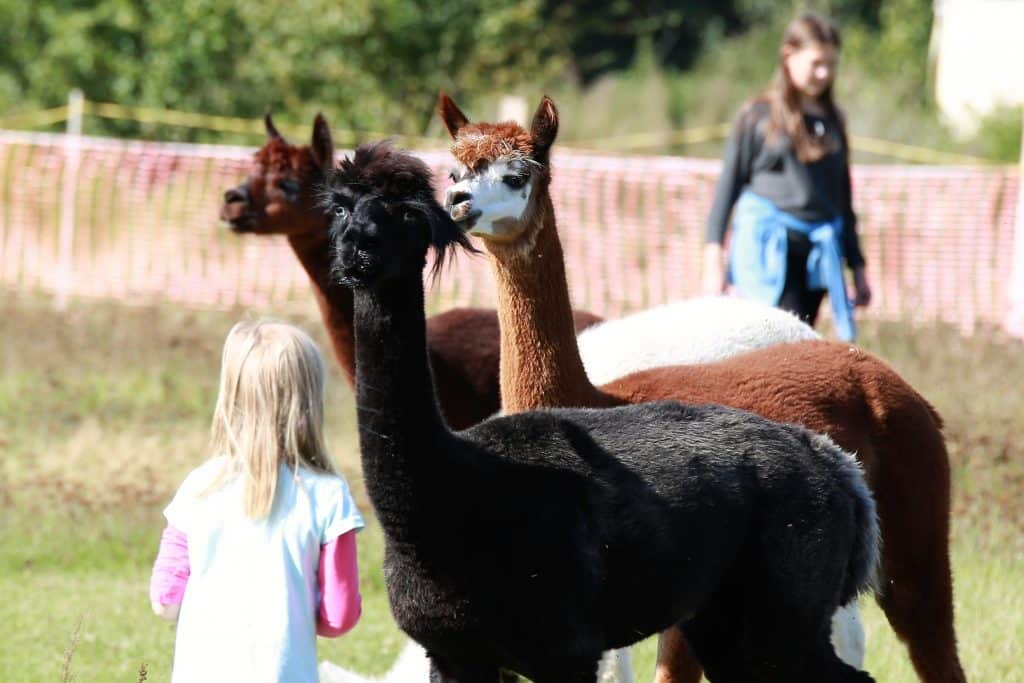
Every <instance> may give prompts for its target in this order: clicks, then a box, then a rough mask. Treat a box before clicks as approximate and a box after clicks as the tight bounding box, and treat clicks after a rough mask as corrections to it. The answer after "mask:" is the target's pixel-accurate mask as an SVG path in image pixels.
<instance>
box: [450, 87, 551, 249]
mask: <svg viewBox="0 0 1024 683" xmlns="http://www.w3.org/2000/svg"><path fill="white" fill-rule="evenodd" d="M438 114H439V115H440V116H441V120H442V121H443V122H444V124H445V127H446V128H447V129H448V132H449V133H450V134H451V136H452V146H451V151H452V156H454V157H455V160H456V162H457V165H456V167H455V169H454V170H453V171H452V176H451V177H452V180H453V181H454V182H455V184H454V185H452V186H451V187H450V188H448V191H447V193H446V194H445V208H447V209H448V212H449V214H450V215H451V217H452V218H453V219H454V220H456V221H457V222H458V223H459V225H460V226H462V227H463V229H465V230H467V231H468V232H470V233H471V234H473V235H478V236H480V237H482V238H484V240H485V241H486V242H487V243H488V245H494V246H495V247H496V249H492V251H495V250H497V251H502V252H506V251H509V252H512V253H515V252H518V251H522V250H527V251H528V250H529V249H530V245H531V244H533V243H534V240H535V238H536V236H537V233H538V230H540V228H541V227H542V226H541V221H540V220H539V219H538V216H539V215H540V208H541V204H540V203H539V201H540V200H539V199H538V197H543V196H546V192H547V186H548V182H549V179H550V176H549V175H548V169H547V161H548V156H549V152H550V149H551V145H552V144H553V143H554V141H555V136H556V135H557V134H558V112H557V110H556V109H555V105H554V102H552V101H551V100H550V99H549V98H547V97H545V98H543V99H542V100H541V103H540V106H539V107H538V108H537V112H536V113H535V114H534V116H533V122H532V123H531V125H530V130H526V129H525V128H523V127H522V126H520V125H519V124H518V123H515V122H513V121H506V122H504V123H470V122H469V119H467V118H466V115H465V114H463V113H462V110H460V109H459V108H458V106H457V105H456V104H455V102H453V101H452V99H451V98H450V97H448V96H447V95H446V94H444V93H441V96H440V98H439V100H438ZM505 246H511V247H512V249H511V250H506V249H504V247H505Z"/></svg>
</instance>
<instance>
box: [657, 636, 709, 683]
mask: <svg viewBox="0 0 1024 683" xmlns="http://www.w3.org/2000/svg"><path fill="white" fill-rule="evenodd" d="M703 672H704V670H703V669H702V668H701V666H700V664H699V663H698V662H697V659H696V657H694V656H693V652H691V651H690V646H689V645H688V644H687V643H686V639H685V638H684V637H683V632H682V631H681V630H680V629H679V627H678V626H673V627H672V628H669V629H666V630H665V631H662V632H661V634H660V635H659V636H658V666H657V669H655V672H654V683H698V681H700V677H701V676H702V675H703Z"/></svg>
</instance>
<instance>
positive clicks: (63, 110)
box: [0, 104, 68, 128]
mask: <svg viewBox="0 0 1024 683" xmlns="http://www.w3.org/2000/svg"><path fill="white" fill-rule="evenodd" d="M67 118H68V107H67V105H66V104H62V105H61V106H59V107H53V108H52V109H41V110H37V111H24V112H20V113H17V114H8V115H7V116H3V117H0V128H9V127H10V128H13V127H18V128H39V127H42V126H49V125H52V124H54V123H60V122H61V121H66V120H67Z"/></svg>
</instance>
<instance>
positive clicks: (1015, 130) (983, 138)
mask: <svg viewBox="0 0 1024 683" xmlns="http://www.w3.org/2000/svg"><path fill="white" fill-rule="evenodd" d="M1022 118H1024V110H1022V108H1021V107H1006V106H1003V107H997V108H996V109H995V110H993V111H992V112H990V113H989V114H987V115H986V116H984V117H982V119H981V121H980V122H979V124H978V130H977V132H976V133H975V134H974V138H973V141H972V143H973V145H975V146H977V148H978V153H979V154H981V155H983V156H985V157H987V158H989V159H994V160H996V161H1003V162H1006V163H1017V162H1019V161H1020V158H1021V148H1020V144H1021V138H1022V136H1024V126H1022V125H1021V124H1022Z"/></svg>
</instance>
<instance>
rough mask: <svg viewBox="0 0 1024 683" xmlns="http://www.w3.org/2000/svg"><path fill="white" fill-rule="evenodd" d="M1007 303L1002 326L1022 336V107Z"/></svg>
mask: <svg viewBox="0 0 1024 683" xmlns="http://www.w3.org/2000/svg"><path fill="white" fill-rule="evenodd" d="M1009 303H1010V311H1009V314H1008V315H1007V316H1006V321H1005V322H1004V324H1003V326H1004V327H1005V328H1006V330H1007V331H1008V332H1009V333H1010V334H1012V335H1014V336H1016V337H1021V338H1024V107H1021V146H1020V164H1018V166H1017V211H1016V216H1015V217H1014V230H1013V261H1012V262H1011V266H1010V296H1009Z"/></svg>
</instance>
